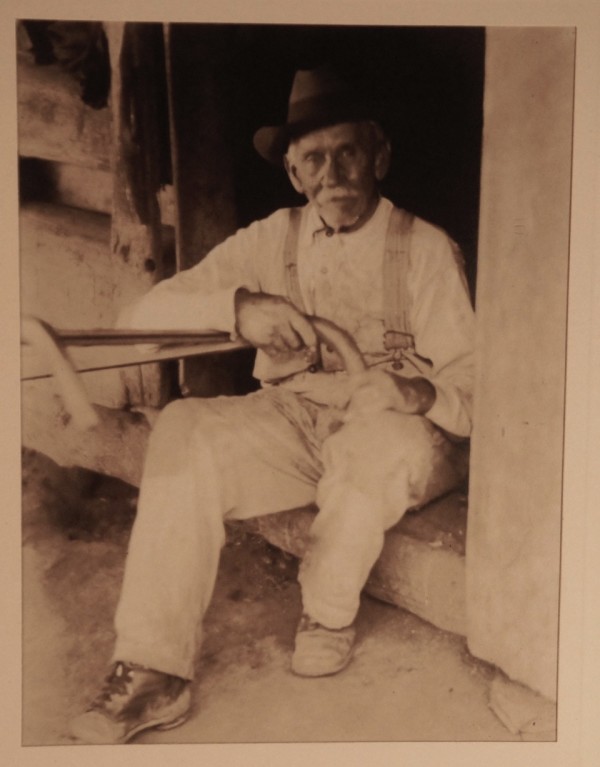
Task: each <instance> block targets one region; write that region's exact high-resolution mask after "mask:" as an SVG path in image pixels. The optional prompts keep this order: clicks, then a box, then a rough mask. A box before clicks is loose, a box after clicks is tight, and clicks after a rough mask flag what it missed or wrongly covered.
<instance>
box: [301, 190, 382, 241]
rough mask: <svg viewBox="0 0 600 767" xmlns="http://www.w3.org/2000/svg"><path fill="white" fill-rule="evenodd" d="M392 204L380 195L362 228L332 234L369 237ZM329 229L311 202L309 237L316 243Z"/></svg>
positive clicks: (354, 237)
mask: <svg viewBox="0 0 600 767" xmlns="http://www.w3.org/2000/svg"><path fill="white" fill-rule="evenodd" d="M390 206H391V203H390V201H389V200H387V199H386V198H384V197H380V198H379V202H378V203H377V207H376V208H375V210H374V212H373V215H372V216H371V218H370V219H369V220H368V221H367V222H366V223H365V224H364V225H363V226H361V227H360V229H357V230H356V231H354V232H334V233H333V234H332V235H330V236H337V237H341V238H344V239H345V238H347V237H351V238H352V239H353V240H354V241H357V240H359V239H362V238H363V237H368V236H369V234H370V233H371V232H372V231H373V230H374V229H376V228H377V227H378V226H379V223H380V220H381V218H382V217H383V216H385V212H386V210H389V207H390ZM327 229H328V227H327V226H326V225H325V224H324V223H323V220H322V219H321V217H320V216H319V214H318V213H317V210H316V208H315V206H314V205H311V204H310V203H309V204H308V206H307V215H306V229H305V232H306V236H307V239H308V240H309V241H310V242H312V243H314V242H316V241H317V240H318V239H320V238H321V237H325V236H327Z"/></svg>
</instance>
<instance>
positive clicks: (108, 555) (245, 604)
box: [23, 451, 516, 745]
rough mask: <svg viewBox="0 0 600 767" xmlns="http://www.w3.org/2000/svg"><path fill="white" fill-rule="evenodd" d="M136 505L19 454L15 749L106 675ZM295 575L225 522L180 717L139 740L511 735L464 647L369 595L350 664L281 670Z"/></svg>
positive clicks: (46, 729)
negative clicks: (323, 670)
mask: <svg viewBox="0 0 600 767" xmlns="http://www.w3.org/2000/svg"><path fill="white" fill-rule="evenodd" d="M136 498H137V492H136V490H135V489H134V488H132V487H130V486H129V485H125V484H124V483H122V482H119V481H117V480H114V479H111V478H107V477H103V476H100V475H97V474H93V473H91V472H86V471H83V470H79V469H69V470H66V469H61V468H59V467H57V466H56V465H55V464H53V463H52V462H51V461H50V460H49V459H47V458H45V457H44V456H41V455H40V454H37V453H33V452H31V451H27V452H25V453H24V460H23V543H24V546H23V598H24V610H23V616H24V635H23V642H24V644H23V744H24V745H51V744H65V743H69V742H70V741H69V739H68V736H67V735H66V734H65V733H66V725H67V722H68V720H69V718H70V717H71V716H74V715H75V714H77V713H79V712H80V711H81V710H82V708H83V707H84V706H85V705H86V703H87V702H88V701H89V700H90V699H91V698H92V697H94V696H95V694H96V692H97V690H98V686H99V685H100V684H101V682H102V679H103V677H104V675H105V673H106V671H107V667H108V663H109V660H110V655H111V651H112V644H113V640H114V635H113V630H112V615H113V612H114V608H115V605H116V602H117V599H118V592H119V587H120V583H121V579H122V575H123V566H124V560H125V555H126V550H127V542H128V539H129V534H130V530H131V525H132V522H133V519H134V516H135V503H136ZM296 575H297V561H296V560H295V559H294V558H293V557H292V556H290V555H288V554H285V553H283V552H281V551H280V550H278V549H276V548H275V547H273V546H271V545H270V544H268V543H266V542H265V541H264V540H263V539H262V538H260V537H258V536H256V535H254V534H251V533H248V532H247V531H244V530H243V529H242V528H241V527H238V526H232V527H229V528H228V532H227V542H226V545H225V547H224V549H223V552H222V558H221V565H220V571H219V577H218V580H217V585H216V589H215V594H214V598H213V601H212V603H211V606H210V608H209V610H208V612H207V615H206V618H205V621H204V640H203V644H202V649H201V652H199V654H198V659H197V665H196V668H197V674H196V681H195V682H194V699H195V702H194V708H193V710H192V713H191V716H190V719H189V720H188V722H186V723H185V724H184V725H183V726H182V727H180V728H177V729H176V730H171V731H168V732H160V733H159V732H148V733H145V734H143V735H141V736H139V737H138V739H137V740H138V742H147V743H240V742H241V743H249V742H305V741H312V742H324V741H420V740H431V741H435V740H455V741H464V740H474V741H492V740H497V741H500V740H514V739H516V738H515V737H514V736H512V735H510V733H509V732H508V731H507V730H506V729H505V728H504V727H503V726H502V725H501V724H500V722H499V721H498V720H497V719H496V718H495V716H494V715H493V714H492V712H491V711H490V710H489V708H488V705H487V688H488V682H489V680H490V678H491V675H492V673H493V671H492V669H491V668H490V667H489V666H487V665H486V664H484V663H480V662H478V661H475V660H474V659H473V658H472V657H471V656H470V655H469V653H468V652H467V650H466V647H465V643H464V640H463V639H462V638H460V637H457V636H455V635H452V634H448V633H446V632H443V631H439V630H437V629H435V628H434V627H432V626H431V625H429V624H427V623H425V622H424V621H421V620H419V619H418V618H416V617H414V616H413V615H411V614H410V613H407V612H405V611H403V610H400V609H398V608H396V607H392V606H389V605H384V604H382V603H379V602H377V601H375V600H372V599H369V598H365V599H364V600H363V604H362V606H361V611H360V614H359V620H358V643H357V649H356V653H355V658H354V660H353V662H352V663H351V665H350V667H349V668H348V669H347V670H346V671H345V672H344V673H342V674H340V675H337V676H335V677H329V678H324V679H317V680H309V679H301V678H298V677H295V676H294V675H293V674H291V673H290V672H289V657H290V653H291V650H292V647H293V637H294V632H295V626H296V623H297V621H298V618H299V615H300V610H301V605H300V594H299V589H298V586H297V583H296Z"/></svg>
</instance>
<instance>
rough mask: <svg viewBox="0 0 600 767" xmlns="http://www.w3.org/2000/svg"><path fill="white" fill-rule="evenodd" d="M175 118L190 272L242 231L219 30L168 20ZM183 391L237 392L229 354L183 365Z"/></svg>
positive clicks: (183, 239)
mask: <svg viewBox="0 0 600 767" xmlns="http://www.w3.org/2000/svg"><path fill="white" fill-rule="evenodd" d="M164 35H165V47H166V60H167V73H168V88H169V120H170V137H171V148H172V149H171V151H172V158H173V186H174V191H175V203H176V214H175V230H176V240H177V267H178V269H187V268H189V267H191V266H193V265H194V264H197V263H198V262H199V261H201V260H202V258H204V256H205V255H206V254H207V253H208V252H209V251H210V250H211V249H212V248H213V247H214V246H215V245H217V244H218V243H220V242H221V241H222V240H224V239H225V237H227V236H228V235H230V234H232V233H233V232H234V231H235V229H236V214H235V200H234V181H233V168H232V162H231V151H230V148H229V146H228V143H227V140H226V136H225V129H226V127H227V120H226V116H225V114H224V104H223V100H224V88H223V83H224V82H225V80H224V76H223V72H222V70H223V67H222V63H223V61H225V60H226V44H225V42H224V39H223V33H222V32H220V31H219V29H218V28H212V27H206V26H203V25H188V24H169V25H165V29H164ZM180 376H181V382H182V390H183V391H184V393H187V394H194V395H197V396H212V395H216V394H232V393H234V388H235V387H234V383H233V381H234V375H233V371H232V360H231V358H228V359H224V358H223V357H222V356H218V355H212V356H205V357H202V358H199V359H190V360H186V361H185V362H183V363H182V364H181V373H180Z"/></svg>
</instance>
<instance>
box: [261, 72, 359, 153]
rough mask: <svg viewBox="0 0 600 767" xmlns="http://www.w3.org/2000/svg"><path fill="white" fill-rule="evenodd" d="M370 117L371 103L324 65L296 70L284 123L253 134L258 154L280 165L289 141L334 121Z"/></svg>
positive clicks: (264, 128)
mask: <svg viewBox="0 0 600 767" xmlns="http://www.w3.org/2000/svg"><path fill="white" fill-rule="evenodd" d="M364 119H373V114H372V111H371V106H369V105H368V104H367V102H366V101H365V100H364V99H363V98H362V96H361V95H359V94H358V93H356V92H355V91H354V90H353V89H352V88H351V87H350V85H348V83H346V82H344V80H342V79H341V78H340V77H339V76H338V75H337V74H336V73H335V72H334V71H333V70H332V69H330V68H329V67H328V66H327V65H325V66H321V67H319V68H317V69H312V70H310V69H300V70H298V71H297V72H296V74H295V76H294V80H293V83H292V88H291V91H290V97H289V101H288V111H287V119H286V122H285V124H284V125H271V126H265V127H263V128H259V130H257V131H256V133H255V134H254V146H255V147H256V150H257V151H258V153H259V154H260V155H261V156H262V157H264V158H265V160H268V161H269V162H272V163H274V164H275V165H280V164H281V162H282V157H283V154H284V153H285V152H286V150H287V147H288V145H289V141H290V140H292V139H294V138H299V137H300V136H303V135H305V134H306V133H308V132H310V131H312V130H316V129H318V128H322V127H325V126H327V125H334V124H336V123H343V122H350V121H354V120H364Z"/></svg>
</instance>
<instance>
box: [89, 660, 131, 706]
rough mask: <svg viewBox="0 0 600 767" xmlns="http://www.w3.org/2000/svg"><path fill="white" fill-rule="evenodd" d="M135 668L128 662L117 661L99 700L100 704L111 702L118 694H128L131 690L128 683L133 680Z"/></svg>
mask: <svg viewBox="0 0 600 767" xmlns="http://www.w3.org/2000/svg"><path fill="white" fill-rule="evenodd" d="M133 670H134V669H133V667H132V666H129V665H127V664H126V663H122V662H120V661H119V662H118V663H115V666H114V668H113V670H112V672H111V674H110V675H109V676H108V677H107V678H106V681H105V683H104V687H103V689H102V692H101V693H100V695H99V697H98V700H97V702H98V703H100V704H101V703H104V702H110V701H111V700H112V699H113V698H114V697H116V696H118V695H127V694H128V692H129V690H128V685H129V684H130V683H131V682H132V681H133V677H132V673H133Z"/></svg>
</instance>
